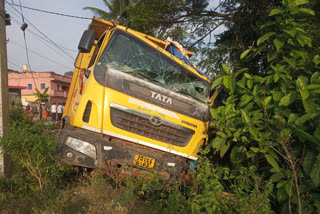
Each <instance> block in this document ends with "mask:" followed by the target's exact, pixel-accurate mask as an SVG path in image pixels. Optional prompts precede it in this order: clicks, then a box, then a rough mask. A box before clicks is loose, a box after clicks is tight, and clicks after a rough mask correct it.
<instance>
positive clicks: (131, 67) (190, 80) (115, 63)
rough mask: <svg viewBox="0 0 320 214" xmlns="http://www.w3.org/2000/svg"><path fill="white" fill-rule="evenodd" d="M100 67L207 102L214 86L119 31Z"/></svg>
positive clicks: (100, 60) (110, 43) (102, 57)
mask: <svg viewBox="0 0 320 214" xmlns="http://www.w3.org/2000/svg"><path fill="white" fill-rule="evenodd" d="M98 64H99V65H103V66H106V67H109V68H110V67H111V68H113V69H116V70H119V71H122V72H125V73H128V74H131V75H133V76H136V77H138V78H141V79H144V80H148V81H149V82H152V83H154V84H156V85H159V86H161V87H164V88H167V89H169V90H171V91H174V92H177V93H181V94H184V95H187V96H191V97H193V98H195V99H197V100H200V101H203V102H207V100H208V96H209V93H208V92H209V89H210V84H209V83H208V82H206V81H205V80H202V79H201V78H199V77H197V76H196V75H195V74H193V73H192V72H191V71H189V70H187V68H184V67H183V66H182V65H179V64H178V63H176V62H175V61H174V60H173V59H170V57H168V56H166V55H164V54H162V53H161V52H160V51H158V50H156V49H155V48H153V47H151V46H149V45H148V44H146V43H145V42H143V41H141V40H139V39H138V38H136V37H134V36H132V35H130V34H128V33H126V32H124V31H121V30H116V31H115V32H114V35H113V36H112V38H111V41H110V42H109V44H108V45H107V47H106V49H105V50H104V52H103V54H102V55H101V57H100V59H99V62H98Z"/></svg>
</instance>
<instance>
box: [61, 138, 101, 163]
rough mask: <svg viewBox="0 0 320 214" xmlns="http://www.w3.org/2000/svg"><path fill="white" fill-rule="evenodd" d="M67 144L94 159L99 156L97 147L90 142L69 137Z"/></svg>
mask: <svg viewBox="0 0 320 214" xmlns="http://www.w3.org/2000/svg"><path fill="white" fill-rule="evenodd" d="M66 145H67V146H69V147H70V148H72V149H74V150H76V151H78V152H81V153H83V154H85V155H88V156H89V157H92V158H94V159H96V157H97V152H96V147H95V146H94V145H92V144H90V143H88V142H85V141H82V140H79V139H76V138H73V137H68V139H67V142H66Z"/></svg>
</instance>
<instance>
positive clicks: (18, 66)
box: [7, 59, 21, 69]
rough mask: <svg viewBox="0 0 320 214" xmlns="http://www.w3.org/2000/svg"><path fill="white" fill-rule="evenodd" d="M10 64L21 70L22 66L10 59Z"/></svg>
mask: <svg viewBox="0 0 320 214" xmlns="http://www.w3.org/2000/svg"><path fill="white" fill-rule="evenodd" d="M7 61H8V62H9V63H10V64H12V65H14V66H16V67H17V68H19V69H21V67H20V65H17V64H16V63H14V62H12V61H10V60H9V59H8V60H7Z"/></svg>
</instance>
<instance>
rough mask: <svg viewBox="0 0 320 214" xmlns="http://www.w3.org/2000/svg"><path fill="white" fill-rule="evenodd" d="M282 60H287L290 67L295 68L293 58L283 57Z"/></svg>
mask: <svg viewBox="0 0 320 214" xmlns="http://www.w3.org/2000/svg"><path fill="white" fill-rule="evenodd" d="M283 60H284V61H285V62H287V63H288V64H289V65H290V66H291V67H292V68H296V59H295V58H287V57H285V56H284V57H283Z"/></svg>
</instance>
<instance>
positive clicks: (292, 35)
mask: <svg viewBox="0 0 320 214" xmlns="http://www.w3.org/2000/svg"><path fill="white" fill-rule="evenodd" d="M283 31H284V32H286V33H287V34H289V35H290V36H291V37H295V36H296V33H297V31H296V30H293V29H292V30H283Z"/></svg>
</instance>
